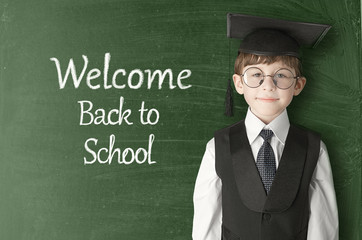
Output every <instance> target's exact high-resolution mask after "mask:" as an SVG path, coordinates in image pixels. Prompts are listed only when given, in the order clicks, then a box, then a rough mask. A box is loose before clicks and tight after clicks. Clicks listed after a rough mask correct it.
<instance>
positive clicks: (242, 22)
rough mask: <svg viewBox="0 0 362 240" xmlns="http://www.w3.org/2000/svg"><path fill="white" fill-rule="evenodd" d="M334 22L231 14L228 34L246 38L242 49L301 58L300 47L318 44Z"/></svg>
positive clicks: (229, 15) (257, 53) (260, 53)
mask: <svg viewBox="0 0 362 240" xmlns="http://www.w3.org/2000/svg"><path fill="white" fill-rule="evenodd" d="M330 28H331V26H330V25H326V24H316V23H306V22H293V21H286V20H280V19H272V18H264V17H257V16H250V15H244V14H234V13H228V14H227V36H228V37H229V38H238V39H242V40H243V41H242V43H241V45H240V49H239V52H244V53H252V54H256V55H267V56H282V55H287V56H294V57H298V58H299V47H300V46H306V47H312V48H314V47H316V46H317V45H318V43H319V42H320V41H321V40H322V38H323V37H324V35H326V33H327V32H328V30H329V29H330Z"/></svg>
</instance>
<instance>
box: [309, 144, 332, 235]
mask: <svg viewBox="0 0 362 240" xmlns="http://www.w3.org/2000/svg"><path fill="white" fill-rule="evenodd" d="M309 201H310V211H311V212H310V218H309V224H308V238H307V239H308V240H316V239H318V240H338V210H337V201H336V194H335V191H334V185H333V176H332V170H331V165H330V162H329V157H328V152H327V148H326V146H325V144H324V143H323V142H321V149H320V153H319V159H318V162H317V166H316V168H315V170H314V173H313V176H312V180H311V183H310V187H309Z"/></svg>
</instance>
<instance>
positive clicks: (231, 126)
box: [214, 119, 245, 136]
mask: <svg viewBox="0 0 362 240" xmlns="http://www.w3.org/2000/svg"><path fill="white" fill-rule="evenodd" d="M244 122H245V119H242V120H240V121H238V122H236V123H233V124H231V125H229V126H226V127H224V128H221V129H218V130H216V131H215V134H214V135H215V136H217V135H220V134H225V133H228V132H229V131H230V129H231V128H234V127H244V128H245V123H244Z"/></svg>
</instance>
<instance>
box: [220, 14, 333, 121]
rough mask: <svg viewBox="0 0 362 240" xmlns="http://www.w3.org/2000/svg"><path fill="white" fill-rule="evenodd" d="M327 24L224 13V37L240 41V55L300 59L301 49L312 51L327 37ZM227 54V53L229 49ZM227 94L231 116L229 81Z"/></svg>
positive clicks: (228, 112) (228, 110)
mask: <svg viewBox="0 0 362 240" xmlns="http://www.w3.org/2000/svg"><path fill="white" fill-rule="evenodd" d="M330 28H331V26H330V25H326V24H316V23H306V22H294V21H286V20H280V19H273V18H264V17H257V16H250V15H244V14H234V13H228V14H227V36H228V37H229V38H238V39H242V42H241V44H240V48H239V53H240V52H244V53H251V54H255V55H265V56H293V57H297V58H300V55H299V48H300V47H301V46H305V47H311V48H314V47H316V46H317V45H318V43H319V42H320V41H321V40H322V39H323V37H324V36H325V35H326V34H327V32H328V30H329V29H330ZM229 51H230V50H229ZM228 84H229V86H228V90H227V94H226V102H225V104H226V111H225V114H226V115H228V116H231V115H232V97H231V92H232V88H231V80H230V79H229V83H228Z"/></svg>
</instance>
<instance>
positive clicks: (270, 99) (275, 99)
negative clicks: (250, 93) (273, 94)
mask: <svg viewBox="0 0 362 240" xmlns="http://www.w3.org/2000/svg"><path fill="white" fill-rule="evenodd" d="M257 99H258V100H260V101H263V102H275V101H278V98H257Z"/></svg>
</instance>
